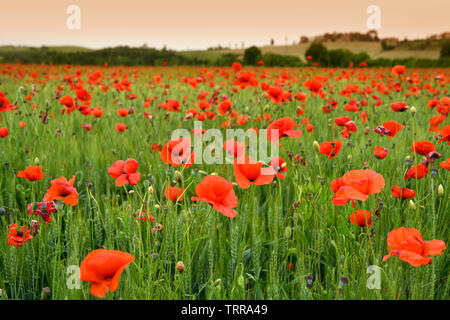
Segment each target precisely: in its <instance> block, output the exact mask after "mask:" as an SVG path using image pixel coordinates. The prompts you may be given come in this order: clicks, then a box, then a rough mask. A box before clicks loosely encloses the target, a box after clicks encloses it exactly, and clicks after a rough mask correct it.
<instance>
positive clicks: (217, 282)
mask: <svg viewBox="0 0 450 320" xmlns="http://www.w3.org/2000/svg"><path fill="white" fill-rule="evenodd" d="M221 283H222V279H217V280H216V281H214V286H218V285H220V284H221Z"/></svg>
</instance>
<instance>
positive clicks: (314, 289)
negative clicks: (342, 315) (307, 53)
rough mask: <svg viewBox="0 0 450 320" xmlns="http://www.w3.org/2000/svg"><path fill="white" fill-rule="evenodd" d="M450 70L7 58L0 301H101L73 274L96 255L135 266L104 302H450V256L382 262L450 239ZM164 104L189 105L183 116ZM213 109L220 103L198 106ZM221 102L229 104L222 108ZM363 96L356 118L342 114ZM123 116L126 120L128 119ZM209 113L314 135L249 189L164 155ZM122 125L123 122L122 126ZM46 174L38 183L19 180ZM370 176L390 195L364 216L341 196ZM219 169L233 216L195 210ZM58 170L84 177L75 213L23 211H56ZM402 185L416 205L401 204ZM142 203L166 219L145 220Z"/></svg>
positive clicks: (0, 77) (66, 209)
mask: <svg viewBox="0 0 450 320" xmlns="http://www.w3.org/2000/svg"><path fill="white" fill-rule="evenodd" d="M365 50H366V49H365ZM283 54H284V52H283ZM287 54H292V53H291V52H287ZM298 55H300V56H301V55H302V53H299V54H298ZM243 72H248V73H243ZM449 77H450V69H441V70H438V69H414V70H410V69H407V70H406V71H405V72H404V73H401V72H400V73H398V74H396V73H395V72H394V73H393V72H392V70H391V69H375V68H359V67H355V68H352V69H325V68H303V69H288V68H264V67H254V68H247V67H243V68H242V69H240V70H239V66H238V65H235V66H234V69H233V68H231V67H225V68H212V67H211V68H207V69H206V68H203V67H171V66H165V67H164V66H161V67H94V66H47V65H20V64H10V65H7V64H1V65H0V92H2V93H3V96H4V97H6V99H7V100H9V104H8V103H6V102H5V101H6V100H5V98H3V101H4V102H3V106H2V104H1V103H0V111H2V108H3V111H4V112H0V128H1V127H4V128H8V134H7V135H6V136H5V137H3V138H0V208H4V212H0V213H2V214H1V215H0V289H1V290H2V291H1V298H0V299H41V298H46V299H53V300H57V299H97V298H96V297H95V296H94V295H93V294H91V292H90V288H91V285H92V283H89V282H88V281H80V280H79V271H78V270H79V269H78V267H79V266H80V265H81V263H82V262H83V260H84V259H85V258H86V256H87V255H88V254H89V253H90V252H92V251H93V250H96V249H100V248H104V249H109V250H120V251H122V252H125V253H128V254H131V255H132V256H133V257H134V260H133V261H132V262H131V263H130V264H129V265H128V266H127V267H126V268H125V269H124V270H123V272H122V274H121V275H120V281H119V284H118V289H117V290H115V291H114V292H112V290H111V291H109V292H108V293H106V295H105V296H104V298H103V299H124V300H125V299H392V300H395V299H430V300H434V299H449V298H450V279H449V271H450V260H449V257H450V255H449V250H448V248H447V249H445V250H443V251H442V253H441V254H440V255H439V254H435V255H431V256H430V257H431V258H432V262H431V263H429V264H426V265H421V266H418V267H416V266H413V265H411V264H410V263H408V262H407V261H404V260H401V259H399V257H398V256H392V257H390V258H389V259H388V260H386V261H385V262H382V259H383V257H384V256H385V255H387V254H388V253H389V251H388V248H387V246H388V244H387V237H388V234H389V233H390V232H391V231H392V230H394V229H397V228H401V227H406V228H415V229H417V230H418V231H419V232H420V233H421V235H422V236H423V240H427V241H428V240H442V241H444V242H445V244H446V245H447V246H448V244H449V217H450V215H449V212H450V210H449V189H450V185H449V184H448V181H449V172H448V167H447V169H445V168H444V166H443V165H440V164H441V163H443V162H444V161H445V160H446V159H448V158H449V155H450V153H449V145H448V141H442V142H441V143H438V140H439V139H441V137H442V135H441V136H439V134H440V132H441V131H442V129H443V128H444V127H445V126H448V125H449V120H448V118H447V114H448V108H449V105H448V100H450V99H449V98H448V94H449V93H448V89H449V80H448V79H449ZM248 79H251V81H248ZM125 80H126V81H125ZM308 80H309V82H308ZM255 81H256V82H255ZM311 82H314V84H315V85H314V86H313V85H311ZM263 83H266V84H267V85H268V87H267V86H265V85H263ZM275 87H276V88H282V89H281V90H282V91H283V94H284V96H283V98H282V99H281V100H280V99H279V98H280V97H279V96H277V95H276V94H275V93H273V92H272V91H271V90H270V88H275ZM318 87H320V88H318ZM264 88H265V89H264ZM82 89H84V91H83V90H82ZM202 92H207V94H206V93H205V94H203V95H200V93H202ZM297 93H304V95H297ZM67 95H69V96H71V97H72V98H73V101H74V105H73V106H72V107H70V108H71V109H70V111H69V112H68V110H69V107H68V106H67V105H66V106H65V105H64V104H63V103H61V99H62V98H63V97H65V96H67ZM199 95H200V96H199ZM445 97H447V98H445ZM168 100H176V101H177V102H179V111H178V110H177V109H176V108H175V109H171V108H170V106H168V103H167V102H168ZM202 100H203V101H205V102H206V103H207V104H209V109H205V110H203V109H201V108H200V107H199V102H200V101H202ZM224 100H229V101H231V103H232V107H231V109H230V110H228V111H226V112H225V113H224V114H223V115H221V114H220V110H219V106H220V105H221V103H222V102H223V101H224ZM352 100H353V102H352ZM431 100H433V101H434V102H433V103H430V101H431ZM0 101H1V100H0ZM395 102H405V103H406V105H407V109H406V110H404V111H403V112H395V111H394V110H393V109H392V108H391V105H392V104H393V103H395ZM355 103H356V105H357V106H358V108H357V109H351V108H347V107H346V106H347V105H349V104H350V105H352V106H354V105H355ZM430 105H431V107H430ZM8 106H12V107H11V108H10V109H12V110H7V109H8ZM16 106H17V107H16ZM324 106H325V107H326V106H328V109H327V110H328V111H330V112H327V113H325V112H324V109H323V107H324ZM413 107H414V108H413ZM95 108H98V109H102V110H103V113H102V115H101V116H99V117H97V116H94V115H93V111H92V110H93V109H95ZM119 109H126V110H128V112H127V113H126V114H127V115H126V116H125V115H124V114H122V116H120V115H119V114H118V110H119ZM190 109H195V110H196V111H192V110H190ZM5 110H6V111H5ZM445 110H447V111H445ZM207 111H210V112H213V114H209V115H211V118H208V117H206V118H205V119H204V120H203V122H202V127H203V128H204V129H206V130H208V129H219V130H222V131H223V132H224V131H225V128H229V129H237V128H242V129H244V130H247V129H249V128H258V129H266V128H267V127H268V126H269V125H270V123H272V122H273V121H275V120H277V119H280V118H283V117H290V118H292V119H293V120H294V121H295V123H296V127H295V129H296V130H302V135H301V136H300V137H297V138H292V137H283V138H281V139H280V141H279V144H280V157H282V158H283V159H284V160H285V161H286V164H287V170H286V171H284V172H283V173H284V174H285V176H286V177H285V178H284V179H280V178H279V177H277V176H275V177H274V179H273V181H271V182H270V183H268V184H264V185H255V184H251V186H250V187H249V188H245V189H244V188H241V187H240V186H239V185H238V184H237V183H236V177H235V173H234V170H233V169H234V166H233V164H205V163H203V164H193V165H192V166H190V167H188V168H186V167H184V166H183V165H181V166H178V167H174V166H173V165H168V164H166V163H164V161H162V159H161V147H163V146H164V145H165V144H166V143H167V142H168V141H169V139H170V138H171V134H172V132H173V131H174V130H175V129H177V128H186V129H188V130H189V131H190V130H192V129H193V128H194V124H193V122H194V120H196V117H197V116H199V114H200V113H201V112H205V113H206V112H207ZM363 111H365V113H366V114H367V119H366V121H364V120H365V116H364V115H361V114H362V112H363ZM193 113H195V114H196V115H195V116H194V114H193ZM438 115H442V118H440V121H441V122H440V123H439V124H438V125H437V126H438V128H436V127H434V129H433V130H434V131H430V119H431V118H432V117H433V116H438ZM240 116H248V118H240ZM343 116H348V117H350V119H351V121H353V122H354V124H355V125H356V127H357V130H356V131H351V132H350V133H349V134H350V136H349V137H348V138H345V137H344V136H343V133H342V130H343V128H345V127H340V126H338V125H337V124H336V121H335V119H336V118H338V117H343ZM198 118H199V117H198ZM244 119H247V120H246V121H244ZM305 119H306V120H305ZM238 120H239V121H238ZM241 120H242V121H241ZM363 121H364V122H363ZM387 121H396V122H398V123H401V124H402V125H403V129H402V130H401V131H399V132H398V133H397V135H395V136H393V137H388V136H386V135H385V136H380V135H379V134H377V132H375V131H374V129H375V128H376V127H378V126H381V125H383V123H385V122H387ZM21 122H23V123H21ZM119 123H123V124H124V125H125V126H126V127H127V128H126V130H124V131H118V130H117V129H116V125H117V124H119ZM24 124H25V125H24ZM86 124H89V125H91V127H89V126H84V127H83V126H82V125H86ZM87 128H90V130H88V129H87ZM436 130H437V131H436ZM436 136H438V137H437V138H436ZM191 139H192V140H193V139H194V134H192V136H191ZM332 140H339V141H341V142H342V148H341V149H340V151H338V152H337V153H338V154H337V155H336V156H335V157H334V158H333V159H329V157H327V156H326V155H324V154H322V153H320V152H318V149H317V144H316V148H315V147H314V141H317V143H318V144H322V143H324V142H326V141H332ZM425 140H426V141H429V142H431V143H433V145H434V146H435V148H436V151H437V152H438V153H439V154H440V156H441V157H440V158H437V159H436V160H435V161H434V162H433V161H429V162H426V165H427V168H428V169H429V170H428V172H427V174H426V175H425V176H424V177H423V178H421V179H414V177H412V178H409V179H405V178H404V177H405V174H406V173H407V171H408V169H410V168H411V167H412V166H414V165H418V164H419V163H422V164H423V163H424V159H423V158H425V157H427V156H426V155H425V156H424V155H420V154H418V153H414V152H411V150H410V149H411V145H412V144H413V143H414V142H415V141H425ZM207 144H208V143H206V142H205V143H204V144H203V145H204V146H205V145H207ZM375 146H381V147H383V148H386V149H388V152H389V153H388V155H387V157H386V158H384V159H378V158H377V157H376V156H375V155H374V147H375ZM219 147H220V146H219ZM224 153H225V152H224ZM196 156H200V157H201V155H196ZM129 158H133V159H135V160H136V161H137V162H138V163H139V166H138V169H137V172H139V173H140V181H139V183H137V184H134V185H131V184H129V183H128V184H125V185H124V186H121V187H119V186H118V185H116V184H115V179H114V178H112V177H111V175H109V174H108V169H109V168H110V167H111V166H112V165H113V163H114V162H115V161H117V160H127V159H129ZM35 165H36V166H40V167H41V169H42V171H43V173H44V178H43V179H41V180H39V181H28V180H27V179H25V178H22V177H18V172H19V171H21V170H25V169H26V168H27V167H29V166H35ZM267 165H268V163H266V164H265V166H267ZM363 168H365V169H370V170H373V171H375V172H376V173H378V174H380V175H382V177H383V179H384V181H385V185H384V187H383V188H382V190H381V191H380V192H378V193H376V194H370V195H369V196H368V198H367V200H365V201H360V200H356V201H355V206H354V207H353V208H352V201H350V202H349V203H348V204H346V205H342V206H339V205H335V204H333V202H332V198H333V197H334V196H335V193H334V192H333V190H332V188H331V187H330V184H331V183H332V181H333V180H335V179H338V178H339V177H342V176H344V175H345V174H346V173H348V172H350V171H352V170H359V169H363ZM208 175H218V176H220V177H223V178H225V179H226V180H228V181H230V182H232V183H233V190H234V192H235V194H236V197H237V199H238V200H237V201H238V205H237V207H235V208H234V209H235V210H236V212H237V215H236V217H234V218H229V217H227V216H225V215H223V214H221V213H220V212H218V211H217V210H215V209H214V208H213V207H212V206H210V205H208V204H207V203H205V202H202V201H193V200H191V197H192V196H196V186H197V185H199V184H200V183H201V181H202V180H203V179H204V178H205V177H206V176H208ZM61 176H63V177H66V178H67V179H68V180H69V179H70V178H72V176H75V182H74V185H73V187H74V188H75V189H76V192H77V194H78V201H77V203H76V205H73V206H72V205H67V204H63V203H62V201H58V200H56V207H57V211H58V212H54V213H51V217H52V221H51V222H49V223H48V224H47V223H45V222H44V221H43V219H42V217H40V216H39V215H30V214H28V211H27V206H28V204H30V203H33V202H40V201H43V199H44V196H45V195H46V194H47V192H48V190H49V188H50V187H51V181H52V180H54V179H57V178H59V177H61ZM169 185H170V186H177V187H179V188H182V189H184V191H183V198H182V199H181V200H179V201H171V200H170V199H167V198H166V197H165V196H164V193H165V189H166V187H167V186H169ZM440 185H441V187H439V186H440ZM392 186H399V187H406V188H409V189H412V190H415V191H416V195H415V197H413V198H410V199H400V198H397V197H394V196H393V194H392V192H391V188H392ZM359 209H364V210H368V211H370V212H371V213H372V218H371V225H370V226H365V227H361V226H359V225H357V224H353V223H352V222H351V221H350V219H349V217H350V215H351V214H352V213H354V212H355V211H356V210H359ZM142 211H145V212H146V214H147V215H152V217H153V218H154V221H152V219H148V220H146V221H144V220H142V219H139V217H140V213H141V212H142ZM31 220H37V222H38V225H39V231H38V233H37V234H33V232H31V235H32V236H33V238H32V239H30V240H28V241H26V242H23V243H20V245H21V246H20V245H9V244H8V239H9V236H8V233H10V232H9V229H8V228H9V226H10V225H12V224H17V226H18V227H19V226H27V227H28V228H30V230H31V231H32V229H33V228H32V227H31V226H30V223H31ZM180 261H181V262H182V265H181V264H180V263H179V262H180ZM372 265H374V266H378V267H379V269H378V270H379V272H380V273H379V275H380V287H379V289H374V288H371V287H370V286H368V285H367V281H368V279H369V277H370V276H371V274H370V273H368V272H367V271H368V267H369V266H372ZM107 280H108V281H109V278H107ZM43 292H44V293H43ZM46 292H47V293H46Z"/></svg>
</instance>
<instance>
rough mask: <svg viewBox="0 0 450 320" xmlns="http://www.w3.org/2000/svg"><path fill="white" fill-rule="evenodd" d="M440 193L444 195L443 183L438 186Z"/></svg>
mask: <svg viewBox="0 0 450 320" xmlns="http://www.w3.org/2000/svg"><path fill="white" fill-rule="evenodd" d="M438 195H439V196H440V197H442V196H443V195H444V187H443V186H442V184H440V185H439V187H438Z"/></svg>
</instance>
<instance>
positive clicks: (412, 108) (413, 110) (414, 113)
mask: <svg viewBox="0 0 450 320" xmlns="http://www.w3.org/2000/svg"><path fill="white" fill-rule="evenodd" d="M416 112H417V110H416V107H411V115H412V116H413V117H414V116H415V115H416Z"/></svg>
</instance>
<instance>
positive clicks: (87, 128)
mask: <svg viewBox="0 0 450 320" xmlns="http://www.w3.org/2000/svg"><path fill="white" fill-rule="evenodd" d="M81 127H82V128H83V129H84V130H86V131H91V130H92V124H86V123H83V124H82V125H81Z"/></svg>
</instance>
